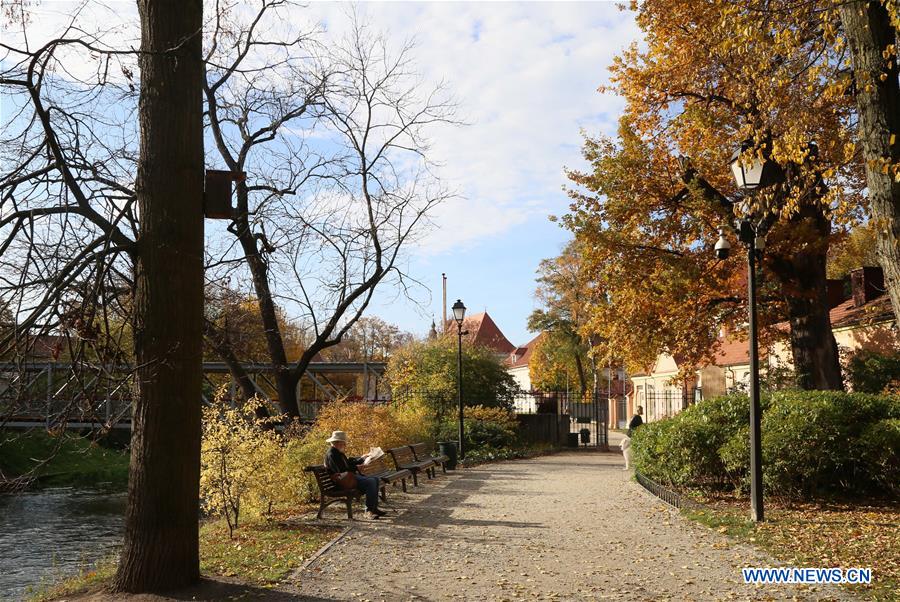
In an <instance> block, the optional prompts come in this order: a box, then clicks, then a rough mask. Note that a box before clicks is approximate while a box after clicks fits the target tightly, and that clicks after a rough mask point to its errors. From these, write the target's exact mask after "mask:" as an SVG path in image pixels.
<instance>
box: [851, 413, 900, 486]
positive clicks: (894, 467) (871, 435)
mask: <svg viewBox="0 0 900 602" xmlns="http://www.w3.org/2000/svg"><path fill="white" fill-rule="evenodd" d="M858 451H859V460H860V462H861V465H862V467H863V470H864V471H865V475H866V477H867V478H868V479H869V480H870V481H871V482H872V483H873V484H874V485H875V486H877V487H882V488H884V490H885V491H889V492H891V493H893V494H895V495H900V419H898V418H888V419H885V420H879V421H878V422H876V423H874V424H870V425H869V426H868V427H867V428H866V429H865V430H864V431H863V434H862V437H861V438H860V441H859V448H858Z"/></svg>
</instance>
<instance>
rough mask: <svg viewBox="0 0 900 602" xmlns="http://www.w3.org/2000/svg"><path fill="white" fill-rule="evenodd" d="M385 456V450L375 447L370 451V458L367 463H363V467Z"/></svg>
mask: <svg viewBox="0 0 900 602" xmlns="http://www.w3.org/2000/svg"><path fill="white" fill-rule="evenodd" d="M383 455H384V450H382V449H381V448H380V447H373V448H370V449H369V456H368V457H367V458H366V461H365V462H363V465H366V464H370V463H372V462H374V461H375V460H377V459H378V458H380V457H381V456H383Z"/></svg>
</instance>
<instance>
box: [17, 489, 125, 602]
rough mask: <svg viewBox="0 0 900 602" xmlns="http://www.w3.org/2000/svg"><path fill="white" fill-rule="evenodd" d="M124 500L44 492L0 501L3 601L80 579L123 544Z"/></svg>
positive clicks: (70, 491)
mask: <svg viewBox="0 0 900 602" xmlns="http://www.w3.org/2000/svg"><path fill="white" fill-rule="evenodd" d="M125 499H126V494H125V493H123V492H106V491H96V490H85V489H72V488H59V489H42V490H38V491H30V492H26V493H21V494H16V495H6V496H3V495H0V600H4V601H5V600H21V599H23V598H24V597H26V589H27V588H28V587H29V586H36V585H39V584H40V583H41V582H42V581H50V580H55V579H59V578H60V577H64V576H68V575H72V574H77V573H78V572H79V570H80V569H82V568H86V567H89V566H91V565H92V564H93V563H94V562H96V561H97V560H98V559H100V558H102V557H105V556H108V555H110V554H112V553H114V552H115V550H116V548H117V547H118V546H119V545H120V544H121V541H122V531H123V517H124V514H125Z"/></svg>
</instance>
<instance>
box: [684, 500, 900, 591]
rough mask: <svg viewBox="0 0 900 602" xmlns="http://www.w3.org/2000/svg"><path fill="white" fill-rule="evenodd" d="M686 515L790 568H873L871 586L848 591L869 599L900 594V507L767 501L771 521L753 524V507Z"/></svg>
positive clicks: (728, 503) (711, 508) (723, 504)
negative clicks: (757, 548)
mask: <svg viewBox="0 0 900 602" xmlns="http://www.w3.org/2000/svg"><path fill="white" fill-rule="evenodd" d="M707 504H708V506H707V509H706V510H683V511H682V513H683V514H684V515H685V516H687V517H688V518H691V519H693V520H695V521H697V522H700V523H702V524H704V525H706V526H708V527H710V528H711V529H714V530H716V531H719V532H720V533H724V534H726V535H729V536H731V537H735V538H737V539H740V540H742V541H746V542H749V543H752V544H755V545H757V546H759V547H761V548H763V549H764V550H766V551H767V552H769V553H770V554H771V555H772V556H774V557H775V558H777V559H779V560H781V561H783V562H784V563H785V564H787V565H789V566H806V567H809V566H822V567H840V568H844V569H846V568H851V567H864V568H865V567H871V568H872V581H873V583H872V584H871V585H869V586H861V585H854V586H847V589H848V590H849V591H852V592H854V593H859V594H862V595H863V596H865V597H866V598H867V599H870V600H876V601H879V602H881V601H884V602H887V601H888V600H896V599H897V598H896V596H897V591H898V590H900V505H898V504H896V503H890V502H886V503H884V504H882V505H868V504H862V503H848V502H828V501H820V502H809V503H790V504H788V503H778V502H776V501H774V500H767V501H766V504H767V506H766V521H765V522H763V523H760V524H755V523H753V522H751V521H750V520H749V518H748V513H749V510H748V509H749V501H748V500H746V499H737V498H719V499H713V500H707Z"/></svg>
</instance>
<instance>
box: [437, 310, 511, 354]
mask: <svg viewBox="0 0 900 602" xmlns="http://www.w3.org/2000/svg"><path fill="white" fill-rule="evenodd" d="M454 326H456V325H455V324H454V323H453V322H450V321H448V325H447V332H448V333H455V332H456V328H454ZM462 327H463V330H467V331H469V334H468V335H466V340H467V341H469V342H470V343H473V344H475V345H479V346H481V347H487V348H488V349H491V350H493V351H496V352H497V353H503V354H504V355H505V354H507V353H512V352H513V351H514V350H515V349H516V346H515V345H513V344H512V343H510V342H509V339H507V338H506V337H505V336H504V335H503V333H502V332H501V331H500V328H498V327H497V324H496V323H494V321H493V320H492V319H491V317H490V316H489V315H488V313H487V312H486V311H485V312H481V313H480V314H473V315H471V316H466V318H465V319H464V320H463V324H462Z"/></svg>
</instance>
